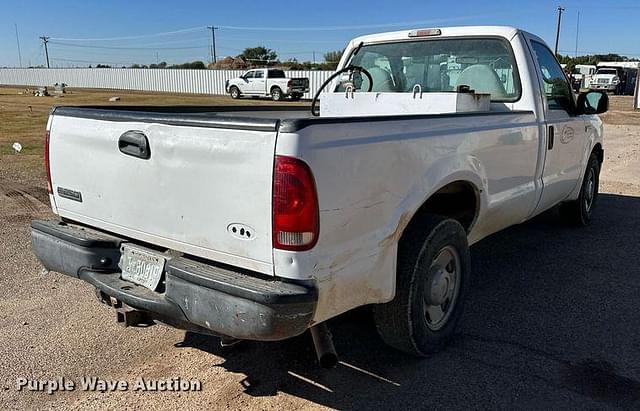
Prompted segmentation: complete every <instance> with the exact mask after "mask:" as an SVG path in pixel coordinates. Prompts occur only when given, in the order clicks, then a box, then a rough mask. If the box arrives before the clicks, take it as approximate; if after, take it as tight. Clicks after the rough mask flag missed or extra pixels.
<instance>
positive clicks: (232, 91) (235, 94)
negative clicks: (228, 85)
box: [231, 88, 238, 98]
mask: <svg viewBox="0 0 640 411" xmlns="http://www.w3.org/2000/svg"><path fill="white" fill-rule="evenodd" d="M231 97H233V98H236V97H238V90H236V89H235V88H234V89H233V90H231Z"/></svg>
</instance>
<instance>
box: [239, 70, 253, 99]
mask: <svg viewBox="0 0 640 411" xmlns="http://www.w3.org/2000/svg"><path fill="white" fill-rule="evenodd" d="M255 73H256V72H255V71H254V70H251V71H247V72H246V73H245V74H244V81H245V82H246V83H245V85H244V86H243V87H242V90H241V91H242V93H244V94H255V91H254V89H253V81H254V76H255Z"/></svg>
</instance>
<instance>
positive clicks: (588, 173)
mask: <svg viewBox="0 0 640 411" xmlns="http://www.w3.org/2000/svg"><path fill="white" fill-rule="evenodd" d="M599 187H600V162H599V161H598V156H597V155H596V153H591V156H590V157H589V161H588V162H587V168H586V169H585V172H584V177H583V179H582V186H581V187H580V194H579V195H578V199H577V200H574V201H568V202H566V203H563V204H561V205H560V215H561V216H562V218H563V219H564V220H565V221H566V222H567V223H569V224H570V225H573V226H577V227H585V226H587V225H589V223H590V222H591V216H592V214H593V209H594V208H595V206H596V203H597V200H598V190H599Z"/></svg>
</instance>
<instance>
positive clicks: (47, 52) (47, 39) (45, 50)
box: [40, 36, 51, 68]
mask: <svg viewBox="0 0 640 411" xmlns="http://www.w3.org/2000/svg"><path fill="white" fill-rule="evenodd" d="M40 39H41V40H42V41H43V43H44V54H45V56H46V57H47V68H51V66H49V49H48V48H47V43H48V42H49V37H47V36H42V37H40Z"/></svg>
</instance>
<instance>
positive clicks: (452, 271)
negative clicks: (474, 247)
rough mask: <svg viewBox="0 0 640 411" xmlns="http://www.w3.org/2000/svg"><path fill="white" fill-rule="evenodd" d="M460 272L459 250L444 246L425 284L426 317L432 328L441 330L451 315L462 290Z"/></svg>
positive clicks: (435, 259) (428, 325)
mask: <svg viewBox="0 0 640 411" xmlns="http://www.w3.org/2000/svg"><path fill="white" fill-rule="evenodd" d="M460 273H461V265H460V255H459V254H458V251H457V250H456V249H455V248H454V247H453V246H450V245H448V246H445V247H443V248H442V249H441V250H440V251H439V252H438V254H437V255H436V257H435V258H434V259H433V261H432V262H431V266H430V267H429V271H428V273H427V277H426V280H425V284H424V287H425V288H424V298H423V311H424V319H425V321H426V323H427V327H428V328H429V329H430V330H432V331H438V330H440V329H441V328H442V327H444V326H445V324H447V321H448V320H449V318H450V317H451V314H452V313H453V310H454V309H455V305H456V302H457V299H458V294H459V292H460V280H461V278H460V277H461V276H460Z"/></svg>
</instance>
